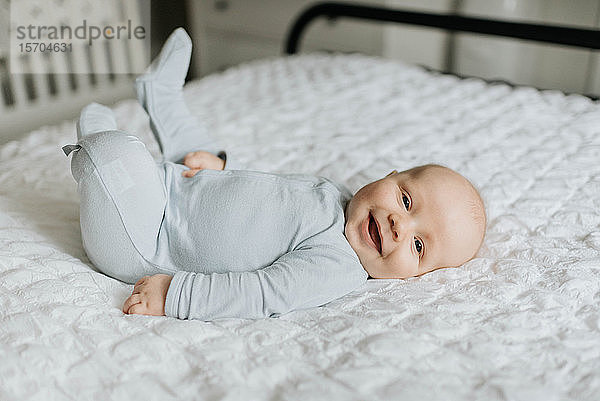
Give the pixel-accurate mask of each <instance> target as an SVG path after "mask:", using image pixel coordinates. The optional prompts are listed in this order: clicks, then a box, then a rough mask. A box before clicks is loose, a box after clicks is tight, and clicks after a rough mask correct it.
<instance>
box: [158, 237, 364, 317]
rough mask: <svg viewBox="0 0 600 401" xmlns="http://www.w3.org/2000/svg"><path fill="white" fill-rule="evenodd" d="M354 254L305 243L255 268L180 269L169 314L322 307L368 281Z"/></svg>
mask: <svg viewBox="0 0 600 401" xmlns="http://www.w3.org/2000/svg"><path fill="white" fill-rule="evenodd" d="M355 259H356V257H355V256H351V255H348V254H346V253H345V252H343V251H340V250H338V249H335V248H333V247H331V246H324V245H323V246H307V247H304V248H299V249H296V250H293V251H291V252H288V253H286V254H284V255H282V256H281V257H280V258H279V259H277V261H275V262H274V263H273V264H272V265H270V266H267V267H264V268H262V269H259V270H256V271H245V272H228V273H211V274H202V273H194V272H187V271H179V272H177V273H176V274H175V276H174V277H173V279H172V280H171V283H170V286H169V290H168V293H167V298H166V303H165V314H166V315H167V316H173V317H177V318H179V319H200V320H214V319H219V318H244V319H256V318H264V317H269V316H272V315H274V314H282V313H286V312H289V311H292V310H297V309H304V308H311V307H316V306H320V305H323V304H325V303H327V302H330V301H333V300H334V299H337V298H339V297H342V296H344V295H346V294H347V293H349V292H351V291H353V290H355V289H356V288H357V287H359V286H360V285H361V284H363V283H364V282H365V281H366V278H367V274H366V273H365V272H364V270H363V269H362V266H360V264H358V265H357V261H356V260H355Z"/></svg>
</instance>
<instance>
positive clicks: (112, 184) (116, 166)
mask: <svg viewBox="0 0 600 401" xmlns="http://www.w3.org/2000/svg"><path fill="white" fill-rule="evenodd" d="M101 170H102V175H103V176H104V177H103V178H104V182H105V185H106V186H107V187H108V188H109V189H110V190H114V191H115V192H116V193H117V194H120V193H123V192H125V191H127V190H128V189H129V188H131V187H133V185H134V183H133V180H132V179H131V176H130V175H129V172H127V170H126V169H125V166H123V163H121V160H119V159H116V160H113V161H112V162H110V163H107V164H105V165H104V166H102V168H101Z"/></svg>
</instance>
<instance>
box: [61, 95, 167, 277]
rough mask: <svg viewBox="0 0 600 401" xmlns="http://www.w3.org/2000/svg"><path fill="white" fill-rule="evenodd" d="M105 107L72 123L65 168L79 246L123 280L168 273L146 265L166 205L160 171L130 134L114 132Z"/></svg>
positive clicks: (88, 110)
mask: <svg viewBox="0 0 600 401" xmlns="http://www.w3.org/2000/svg"><path fill="white" fill-rule="evenodd" d="M113 123H114V117H113V116H112V113H111V111H110V110H109V109H107V108H105V107H103V106H100V105H96V104H93V105H90V106H88V107H86V108H85V109H84V110H83V111H82V113H81V118H80V121H79V125H78V129H79V132H78V137H79V141H78V142H77V145H67V146H65V148H66V149H64V150H65V153H70V152H71V151H75V152H74V153H73V158H72V160H71V171H72V174H73V177H74V178H75V181H77V190H78V193H79V196H80V223H81V236H82V239H83V246H84V249H85V251H86V253H87V255H88V257H89V258H90V260H91V261H92V263H93V264H94V265H95V266H96V267H97V268H98V269H100V270H101V271H102V272H103V273H105V274H107V275H109V276H112V277H114V278H117V279H119V280H122V281H124V282H128V283H135V282H136V281H137V280H138V279H140V278H141V277H143V276H144V275H152V274H157V273H171V274H172V272H173V270H172V269H171V268H170V267H160V266H156V265H155V264H153V263H151V262H150V260H152V257H153V256H154V254H155V253H156V246H157V236H158V235H159V231H160V227H161V224H162V219H163V214H164V209H165V205H166V190H165V187H164V178H163V174H164V172H162V171H161V169H160V168H159V167H158V166H157V165H156V162H155V161H154V159H153V158H152V156H151V155H150V153H149V152H148V151H147V150H146V147H145V145H144V144H143V143H142V142H141V141H140V140H139V139H138V138H137V137H135V136H133V135H127V134H126V133H125V132H122V131H118V130H115V129H114V128H115V125H116V124H113Z"/></svg>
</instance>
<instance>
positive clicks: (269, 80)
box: [0, 53, 600, 401]
mask: <svg viewBox="0 0 600 401" xmlns="http://www.w3.org/2000/svg"><path fill="white" fill-rule="evenodd" d="M186 96H187V99H188V101H189V104H190V108H191V109H192V111H193V112H195V113H197V114H198V115H200V114H203V115H204V118H206V120H207V122H208V125H209V127H210V128H211V129H212V132H213V134H214V136H216V137H217V138H219V140H221V142H222V143H223V144H224V145H225V148H226V149H227V150H228V151H229V152H230V154H231V155H232V157H236V158H238V159H239V160H240V161H241V162H243V163H245V164H247V165H248V166H250V167H251V168H253V169H257V170H263V171H274V172H302V173H309V174H316V175H323V176H326V177H329V178H332V179H335V180H339V181H341V182H343V183H345V184H346V185H347V186H348V187H349V188H350V189H352V190H353V191H355V190H357V189H358V188H359V187H361V186H362V185H364V184H366V183H368V182H369V181H371V180H373V179H376V178H379V177H382V176H384V175H385V174H387V173H388V172H389V171H391V170H392V169H398V170H401V169H405V168H409V167H412V166H415V165H418V164H424V163H429V162H435V163H441V164H445V165H447V166H449V167H452V168H454V169H456V170H458V171H459V172H461V173H463V174H464V175H466V176H467V177H468V178H470V179H471V180H472V181H473V182H474V183H475V185H476V186H478V187H479V188H480V189H481V193H482V195H483V197H484V200H485V202H486V205H487V211H488V220H489V226H488V231H487V237H486V240H485V243H484V246H483V248H482V249H481V251H480V252H479V254H478V257H477V258H476V259H474V260H472V261H470V262H468V263H467V264H465V265H464V266H462V267H460V268H458V269H442V270H438V271H436V272H433V273H430V274H428V275H425V276H422V277H420V278H413V279H408V280H369V282H368V283H367V284H366V285H365V286H364V288H361V289H359V290H357V291H355V292H353V293H351V294H349V295H347V296H346V297H344V298H341V299H339V300H336V301H334V302H331V303H329V304H327V305H326V306H324V307H321V308H314V309H308V310H303V311H297V312H292V313H289V314H286V315H283V316H281V317H279V318H271V319H264V320H257V321H252V320H239V319H228V320H221V321H215V322H201V321H183V320H176V319H173V318H166V317H148V316H140V315H131V316H130V315H123V313H122V312H121V307H122V304H123V301H124V300H125V299H126V298H127V296H128V295H129V294H130V292H131V290H132V286H130V285H126V284H123V283H121V282H118V281H116V280H114V279H112V278H109V277H107V276H105V275H103V274H101V273H98V272H97V271H96V270H95V268H94V267H93V266H91V265H90V262H89V260H88V259H87V258H86V256H85V253H84V251H83V248H82V244H81V234H80V229H79V220H78V217H79V206H78V202H79V199H78V197H77V192H76V186H75V181H74V180H73V178H72V177H71V173H70V170H69V162H70V158H66V157H65V156H64V154H63V153H62V151H61V149H60V147H61V146H62V145H64V144H67V143H73V141H74V138H75V128H74V123H73V122H65V123H64V124H62V125H59V126H52V127H46V128H42V129H40V130H37V131H34V132H32V133H30V134H29V135H28V136H26V137H24V138H23V139H22V140H20V141H14V142H9V143H8V144H6V145H4V146H2V147H0V400H24V399H39V400H50V399H77V400H79V399H97V400H106V399H136V400H147V399H148V400H150V399H152V400H164V399H172V398H181V399H192V398H196V399H206V400H216V399H225V400H238V399H240V400H313V399H327V400H337V399H343V400H391V399H402V400H429V399H444V400H467V399H469V400H470V399H476V398H477V399H485V400H488V399H500V400H527V401H531V400H543V401H550V400H566V399H573V400H594V399H595V400H597V399H599V398H600V104H598V103H594V102H592V101H590V100H589V99H587V98H584V97H580V96H574V95H573V96H565V95H563V94H561V93H558V92H553V91H548V92H539V91H537V90H534V89H530V88H520V89H511V88H509V87H507V86H505V85H494V86H491V85H487V84H485V83H483V82H482V81H479V80H474V79H470V80H459V79H457V78H455V77H452V76H439V75H434V74H431V73H428V72H425V71H423V70H421V69H419V68H416V67H411V66H407V65H404V64H402V63H399V62H397V61H389V60H382V59H377V58H372V57H367V56H361V55H341V54H334V55H326V54H319V53H315V54H309V55H301V56H293V57H289V58H273V59H265V60H261V61H256V62H252V63H248V64H245V65H242V66H240V67H237V68H234V69H230V70H228V71H226V72H225V73H223V74H219V75H212V76H209V77H206V78H205V79H203V80H200V81H196V82H193V83H191V84H189V85H188V87H187V89H186ZM115 112H116V115H117V118H118V122H119V125H120V127H122V128H123V129H125V130H127V131H129V132H131V133H133V134H136V135H138V136H140V137H141V138H142V140H143V141H144V142H146V144H147V145H148V148H149V149H150V150H151V152H153V154H154V155H158V147H157V145H156V143H155V142H154V140H153V139H152V138H151V135H150V132H149V127H148V120H147V118H146V117H145V115H144V113H143V110H142V109H141V107H139V106H138V105H137V103H136V102H135V101H134V100H128V101H124V102H121V103H119V104H118V105H116V107H115Z"/></svg>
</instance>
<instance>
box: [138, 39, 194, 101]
mask: <svg viewBox="0 0 600 401" xmlns="http://www.w3.org/2000/svg"><path fill="white" fill-rule="evenodd" d="M191 54H192V40H191V39H190V37H189V36H188V34H187V33H186V32H185V30H184V29H183V28H177V29H176V30H175V31H173V33H172V34H171V35H170V36H169V38H168V39H167V41H166V43H165V44H164V45H163V47H162V49H161V51H160V54H159V55H158V57H156V59H154V61H153V62H152V64H150V66H149V67H148V68H147V69H146V72H145V73H144V74H142V75H140V76H139V77H138V78H137V79H136V80H135V87H136V92H137V96H138V100H139V102H140V104H141V105H142V106H143V107H144V109H146V110H147V104H146V103H147V92H148V91H149V89H150V86H151V85H153V84H159V85H160V86H161V87H163V89H166V88H169V89H174V90H179V89H181V88H182V87H183V84H184V83H185V76H186V75H187V71H188V68H189V65H190V57H191Z"/></svg>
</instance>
